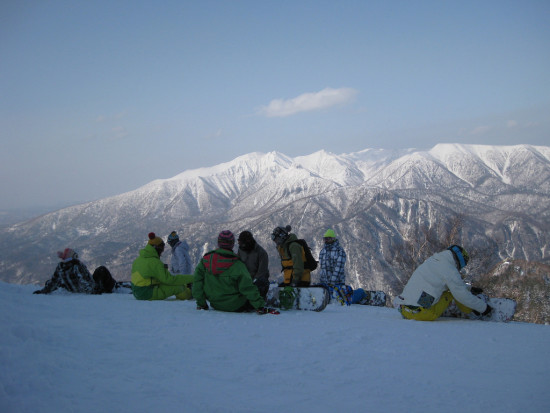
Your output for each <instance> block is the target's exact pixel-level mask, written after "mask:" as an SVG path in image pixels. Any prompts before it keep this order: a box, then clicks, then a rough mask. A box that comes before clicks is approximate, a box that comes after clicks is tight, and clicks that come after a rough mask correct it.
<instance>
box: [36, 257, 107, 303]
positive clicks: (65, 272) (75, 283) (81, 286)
mask: <svg viewBox="0 0 550 413" xmlns="http://www.w3.org/2000/svg"><path fill="white" fill-rule="evenodd" d="M57 256H58V257H59V259H60V260H61V262H60V263H59V264H57V267H56V268H55V271H54V273H53V276H52V278H50V279H49V280H48V281H46V284H45V286H44V288H42V289H41V290H36V291H34V293H33V294H50V293H52V292H54V291H55V290H58V289H63V290H66V291H69V292H71V293H83V294H94V293H96V291H95V289H94V280H93V279H92V275H91V274H90V271H88V268H87V267H86V265H84V263H83V262H81V261H80V260H79V259H78V254H77V253H76V252H75V251H74V250H73V249H71V248H65V249H64V250H63V251H58V252H57Z"/></svg>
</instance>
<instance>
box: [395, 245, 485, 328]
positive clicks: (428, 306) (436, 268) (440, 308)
mask: <svg viewBox="0 0 550 413" xmlns="http://www.w3.org/2000/svg"><path fill="white" fill-rule="evenodd" d="M468 259H469V257H468V253H467V252H466V251H465V250H464V248H462V247H460V246H458V245H452V246H450V247H449V248H447V249H446V250H445V251H442V252H438V253H436V254H434V255H432V256H431V257H430V258H428V259H427V260H426V261H424V262H423V263H422V264H421V265H420V266H419V267H418V268H417V269H416V270H415V271H414V273H413V274H412V276H411V278H410V279H409V281H408V282H407V284H406V285H405V288H404V289H403V292H402V293H401V294H400V295H399V296H397V297H396V298H395V299H394V306H395V307H397V308H398V309H399V311H400V313H401V315H402V316H403V318H406V319H412V320H419V321H433V320H436V319H437V318H439V317H440V316H441V314H443V312H444V311H445V309H446V308H447V307H448V306H449V304H451V302H452V301H453V300H454V301H455V302H456V304H457V306H458V307H459V308H460V310H461V311H462V312H464V313H466V314H469V313H471V312H472V311H474V314H476V315H480V316H481V315H483V316H487V315H489V314H490V312H491V310H492V308H491V307H490V306H489V305H488V304H485V301H483V300H482V299H481V298H480V297H477V296H475V295H473V294H472V293H471V292H470V290H469V289H468V286H467V285H466V283H465V282H464V281H463V280H462V277H461V275H460V272H459V271H460V270H461V269H462V268H464V267H465V266H466V264H467V263H468Z"/></svg>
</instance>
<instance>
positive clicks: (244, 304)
mask: <svg viewBox="0 0 550 413" xmlns="http://www.w3.org/2000/svg"><path fill="white" fill-rule="evenodd" d="M290 231H291V227H290V226H288V225H287V226H286V227H282V226H279V227H276V228H275V229H274V230H273V232H272V234H271V239H272V240H273V242H274V243H275V246H276V249H277V251H278V253H279V256H280V259H281V265H282V271H283V282H282V283H281V285H284V286H292V287H307V286H309V285H311V271H312V270H311V269H310V268H308V266H307V265H306V250H305V247H304V246H303V245H302V244H301V243H300V242H298V241H299V240H298V237H297V236H296V234H293V233H291V232H290ZM148 238H149V239H148V241H147V244H146V246H145V247H144V248H143V249H141V250H140V251H139V256H138V257H137V258H136V259H135V260H134V262H133V264H132V270H131V283H118V282H116V281H115V280H114V279H113V278H112V276H111V274H110V273H109V271H108V269H107V268H106V267H104V266H101V267H98V268H97V269H96V270H95V271H94V274H93V275H90V272H89V271H88V269H87V268H86V266H85V265H84V264H83V263H82V262H81V261H80V260H79V259H78V255H77V254H76V253H75V252H74V251H73V250H72V249H69V248H67V249H65V250H64V251H63V252H59V253H58V256H59V258H60V259H61V262H60V263H59V264H58V266H57V268H56V270H55V273H54V275H53V277H52V278H51V279H50V280H48V281H47V282H46V285H45V287H44V288H43V289H41V290H38V291H35V293H36V294H39V293H45V294H47V293H51V292H53V291H54V290H56V289H58V288H64V289H66V290H67V291H70V292H79V293H88V294H101V293H110V292H113V291H114V290H115V289H117V288H123V287H129V288H131V291H132V293H133V295H134V297H135V298H136V299H138V300H164V299H166V298H168V297H171V296H175V297H176V298H177V299H180V300H190V299H195V300H196V306H197V309H198V310H208V309H209V304H210V306H212V307H213V308H214V309H216V310H219V311H233V312H252V311H256V312H257V313H259V314H265V313H266V312H267V311H268V309H266V308H265V305H266V296H267V293H268V290H269V286H270V281H269V270H268V254H267V252H266V251H265V249H264V248H262V247H261V245H259V244H258V242H257V241H256V240H255V239H254V236H253V235H252V233H251V232H250V231H243V232H241V233H240V234H239V237H238V239H237V242H238V251H237V253H235V252H234V251H233V250H234V247H235V236H234V234H233V233H232V232H231V231H228V230H225V231H222V232H220V233H219V235H218V238H217V246H218V248H216V249H214V250H212V251H209V252H207V253H206V254H205V255H204V256H203V257H201V259H200V261H199V263H198V265H196V267H195V268H194V269H193V265H192V261H191V258H190V255H189V245H188V244H187V243H186V242H185V241H183V240H180V239H179V236H178V234H177V233H176V232H175V231H173V232H172V233H171V234H170V235H169V236H168V238H167V243H168V244H169V245H170V247H171V248H172V256H171V260H170V267H169V268H168V266H167V265H165V264H164V263H163V262H162V261H161V259H160V257H161V255H162V254H163V252H164V249H165V242H164V241H163V239H162V238H160V237H158V236H156V234H155V233H153V232H151V233H149V235H148ZM323 240H324V246H323V248H322V250H321V252H320V254H319V264H320V284H321V285H322V286H325V287H326V288H328V289H329V290H330V291H333V290H334V289H338V288H340V287H342V286H345V281H346V280H345V269H344V268H345V264H346V258H347V257H346V253H345V251H344V249H343V248H342V246H341V245H340V243H339V240H338V239H337V237H336V234H335V232H334V231H333V230H332V229H329V230H327V231H326V232H325V234H324V236H323ZM468 259H469V257H468V254H467V252H466V251H465V250H464V249H463V248H462V247H460V246H457V245H453V246H451V247H449V248H448V249H447V250H445V251H442V252H439V253H437V254H435V255H434V256H432V257H430V258H429V259H428V260H426V261H425V262H424V263H423V264H422V265H420V266H419V267H418V268H417V269H416V270H415V271H414V273H413V274H412V276H411V278H410V279H409V281H408V283H407V285H406V286H405V288H404V290H403V292H402V293H401V294H400V295H399V296H397V297H396V298H395V299H394V304H395V305H396V306H397V307H398V308H399V311H400V313H401V315H402V316H403V317H404V318H407V319H415V320H425V321H428V320H435V319H437V318H439V317H440V316H441V315H442V314H443V312H444V311H445V309H446V308H447V307H448V306H449V305H450V304H451V302H453V301H455V302H456V304H457V305H458V306H459V308H460V309H461V310H462V311H463V312H464V313H470V312H472V311H474V312H475V313H476V314H483V315H487V314H489V313H490V311H491V307H490V306H489V305H488V304H486V303H485V301H483V300H482V299H481V298H479V297H477V296H476V295H474V294H473V293H472V292H471V291H470V290H469V289H468V286H467V285H466V284H465V282H464V281H463V280H462V278H461V274H460V270H461V269H462V268H464V267H465V266H466V264H467V263H468ZM348 288H349V287H348ZM361 292H363V290H362V289H357V290H356V291H354V292H353V294H351V293H350V294H349V302H350V303H353V302H358V301H360V300H361ZM363 293H364V292H363Z"/></svg>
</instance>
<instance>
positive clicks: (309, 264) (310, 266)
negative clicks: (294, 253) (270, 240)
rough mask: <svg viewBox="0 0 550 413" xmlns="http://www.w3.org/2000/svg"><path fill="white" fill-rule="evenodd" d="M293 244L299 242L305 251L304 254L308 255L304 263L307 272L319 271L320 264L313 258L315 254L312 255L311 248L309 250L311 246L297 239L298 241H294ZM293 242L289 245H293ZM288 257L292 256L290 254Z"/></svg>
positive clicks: (303, 240)
mask: <svg viewBox="0 0 550 413" xmlns="http://www.w3.org/2000/svg"><path fill="white" fill-rule="evenodd" d="M292 242H297V243H298V244H300V245H301V246H302V248H303V249H304V252H305V254H306V261H305V262H304V269H305V270H310V271H315V270H316V269H317V265H318V262H317V260H316V259H315V258H314V257H313V254H312V253H311V248H309V245H307V241H306V240H305V239H297V240H296V241H292ZM292 242H290V243H289V244H288V245H290V244H292ZM288 255H289V256H290V253H289V254H288Z"/></svg>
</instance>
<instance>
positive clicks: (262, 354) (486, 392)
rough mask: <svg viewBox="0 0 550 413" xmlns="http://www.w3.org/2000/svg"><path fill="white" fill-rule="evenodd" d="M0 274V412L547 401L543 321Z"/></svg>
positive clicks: (379, 408) (532, 404)
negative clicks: (238, 308) (41, 281)
mask: <svg viewBox="0 0 550 413" xmlns="http://www.w3.org/2000/svg"><path fill="white" fill-rule="evenodd" d="M35 289H36V287H33V286H30V285H14V284H6V283H0V308H1V311H2V317H1V324H0V327H1V329H0V330H1V331H2V334H0V364H1V366H2V368H1V369H0V411H2V412H6V413H8V412H37V411H39V412H61V411H63V412H97V411H114V412H151V411H155V412H174V411H188V412H336V411H358V412H441V411H444V410H447V411H467V412H484V413H486V412H517V411H533V412H543V411H550V395H549V393H548V389H547V387H548V383H549V380H550V350H549V347H548V343H550V327H549V326H543V325H535V324H526V323H517V322H512V323H509V324H503V323H489V322H482V321H469V320H458V319H441V320H439V321H436V322H431V323H430V322H416V321H407V320H403V319H401V317H400V315H399V314H398V313H397V311H396V310H395V309H391V308H378V307H367V306H351V307H341V306H339V305H332V304H331V305H329V306H328V307H327V309H326V310H325V311H323V312H321V313H315V312H299V311H291V312H283V313H282V314H280V315H271V314H268V315H264V316H258V315H256V314H234V313H223V312H217V311H212V310H211V311H197V310H195V304H194V302H190V301H187V302H181V301H175V300H166V301H160V302H159V301H157V302H147V301H145V302H144V301H136V300H135V299H134V298H133V296H132V295H130V294H110V295H109V294H105V295H101V296H92V295H80V294H72V295H71V294H53V295H49V296H47V295H33V294H32V291H33V290H35Z"/></svg>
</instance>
